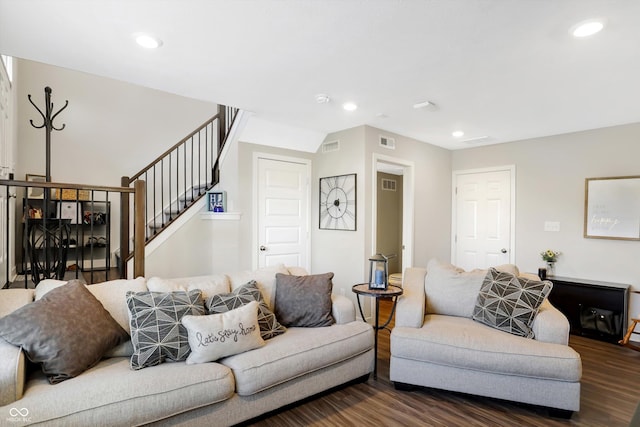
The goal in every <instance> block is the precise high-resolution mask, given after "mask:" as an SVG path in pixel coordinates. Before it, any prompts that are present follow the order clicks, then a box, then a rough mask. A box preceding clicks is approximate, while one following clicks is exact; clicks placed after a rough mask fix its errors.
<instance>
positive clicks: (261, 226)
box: [256, 157, 311, 270]
mask: <svg viewBox="0 0 640 427" xmlns="http://www.w3.org/2000/svg"><path fill="white" fill-rule="evenodd" d="M257 163H258V165H257V171H258V172H257V179H258V182H257V192H258V195H257V199H258V200H257V204H258V227H257V228H258V230H257V234H258V242H257V243H258V244H257V248H256V249H257V251H258V255H257V258H258V267H266V266H271V265H276V264H280V263H282V264H284V265H287V266H300V267H304V268H306V269H307V270H308V269H309V224H310V218H309V205H310V201H311V194H310V187H309V179H310V173H311V171H310V169H311V166H310V164H309V163H308V162H306V161H301V162H297V161H293V160H282V159H273V158H262V157H259V158H258V159H257Z"/></svg>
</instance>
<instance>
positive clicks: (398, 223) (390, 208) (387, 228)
mask: <svg viewBox="0 0 640 427" xmlns="http://www.w3.org/2000/svg"><path fill="white" fill-rule="evenodd" d="M413 170H414V165H413V162H410V161H407V160H403V159H398V158H394V157H390V156H385V155H382V154H377V153H376V154H374V155H373V179H372V182H373V188H372V195H373V197H372V200H373V205H372V233H371V234H372V239H371V243H372V249H371V253H372V254H375V253H382V254H384V255H395V257H393V258H391V259H390V260H389V274H393V273H402V272H403V271H404V269H405V268H407V267H411V266H412V265H413V204H414V201H413V194H414V191H413V188H414V181H413V176H414V174H413Z"/></svg>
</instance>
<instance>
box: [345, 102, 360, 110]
mask: <svg viewBox="0 0 640 427" xmlns="http://www.w3.org/2000/svg"><path fill="white" fill-rule="evenodd" d="M342 108H344V109H345V110H347V111H355V110H357V109H358V106H357V105H356V104H354V103H353V102H345V103H344V104H342Z"/></svg>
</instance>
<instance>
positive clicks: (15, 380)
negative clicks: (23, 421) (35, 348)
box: [0, 338, 26, 406]
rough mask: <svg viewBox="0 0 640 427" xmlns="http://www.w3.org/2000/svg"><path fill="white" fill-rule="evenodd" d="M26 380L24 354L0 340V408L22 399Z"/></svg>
mask: <svg viewBox="0 0 640 427" xmlns="http://www.w3.org/2000/svg"><path fill="white" fill-rule="evenodd" d="M25 378H26V365H25V357H24V353H23V352H22V350H21V349H20V347H16V346H14V345H12V344H9V343H8V342H6V341H5V340H3V339H2V338H0V406H4V405H8V404H10V403H13V402H15V401H16V400H18V399H21V398H22V393H23V391H24V383H25Z"/></svg>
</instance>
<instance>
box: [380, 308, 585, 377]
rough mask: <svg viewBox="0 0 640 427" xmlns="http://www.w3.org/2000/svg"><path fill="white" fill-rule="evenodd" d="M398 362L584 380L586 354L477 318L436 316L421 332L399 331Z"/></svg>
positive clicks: (395, 336)
mask: <svg viewBox="0 0 640 427" xmlns="http://www.w3.org/2000/svg"><path fill="white" fill-rule="evenodd" d="M391 353H392V354H393V357H394V358H402V359H409V360H416V361H420V362H427V363H435V364H439V365H444V366H453V367H459V368H464V369H470V370H477V371H482V372H488V373H495V374H502V375H515V376H523V377H532V378H540V379H554V380H561V381H579V380H580V377H581V375H582V364H581V362H580V355H579V354H578V353H576V351H575V350H573V349H572V348H571V347H569V346H566V345H560V344H552V343H545V342H539V341H536V340H530V339H527V338H523V337H519V336H516V335H511V334H505V333H503V332H501V331H499V330H497V329H493V328H490V327H488V326H486V325H483V324H481V323H478V322H474V321H473V320H472V319H467V318H464V317H456V316H442V315H436V314H431V315H427V316H425V322H424V325H423V326H422V327H421V328H410V327H395V328H394V329H393V332H392V334H391Z"/></svg>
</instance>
